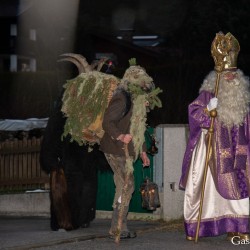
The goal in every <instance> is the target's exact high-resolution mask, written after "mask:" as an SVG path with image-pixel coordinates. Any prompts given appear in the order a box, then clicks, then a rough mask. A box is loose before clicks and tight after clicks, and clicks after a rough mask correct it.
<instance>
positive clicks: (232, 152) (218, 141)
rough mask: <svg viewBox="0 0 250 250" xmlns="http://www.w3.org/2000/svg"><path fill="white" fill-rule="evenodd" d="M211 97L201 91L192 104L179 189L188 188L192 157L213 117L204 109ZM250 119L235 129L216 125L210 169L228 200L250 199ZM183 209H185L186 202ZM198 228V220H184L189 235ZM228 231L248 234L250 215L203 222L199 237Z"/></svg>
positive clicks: (215, 182)
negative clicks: (203, 130) (203, 131)
mask: <svg viewBox="0 0 250 250" xmlns="http://www.w3.org/2000/svg"><path fill="white" fill-rule="evenodd" d="M212 97H214V96H213V94H211V93H210V92H207V91H202V92H201V93H200V95H199V96H198V98H197V99H196V100H194V101H193V102H192V103H191V104H190V105H189V110H188V111H189V128H190V135H189V140H188V144H187V148H186V152H185V155H184V159H183V165H182V176H181V179H180V183H179V186H180V189H185V188H186V183H187V179H188V174H189V168H190V164H191V159H192V154H193V151H194V149H195V147H196V145H197V143H198V141H199V139H200V136H201V133H202V129H208V128H209V126H210V119H211V118H210V117H209V116H208V114H207V112H205V109H206V107H207V104H208V103H209V100H210V99H211V98H212ZM249 117H250V116H249V114H248V115H247V116H246V118H245V120H244V123H243V124H242V125H241V126H233V127H232V128H230V129H228V128H226V127H224V126H222V125H221V124H220V122H218V121H217V119H215V122H214V133H213V137H212V156H211V158H210V161H209V168H210V171H211V175H212V180H213V182H214V184H215V188H216V190H217V192H218V193H219V195H221V197H223V198H225V199H227V200H240V199H244V198H248V197H249V193H250V192H249V190H250V188H249V187H250V185H249V179H250V164H249V155H250V154H249V148H250V147H249V121H250V120H249ZM211 195H213V194H211ZM205 198H206V197H205ZM184 206H186V205H185V203H184ZM191 206H192V205H191ZM210 209H213V207H211V208H210ZM196 227H197V217H196V220H194V221H189V220H186V218H185V230H186V234H187V236H191V237H194V236H195V232H196ZM227 232H249V217H248V214H246V216H243V217H239V216H237V214H236V216H234V215H233V216H231V215H229V216H227V215H225V217H224V218H208V219H206V220H202V221H201V224H200V231H199V236H200V237H203V236H217V235H220V234H224V233H227Z"/></svg>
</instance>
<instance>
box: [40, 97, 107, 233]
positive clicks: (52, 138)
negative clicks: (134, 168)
mask: <svg viewBox="0 0 250 250" xmlns="http://www.w3.org/2000/svg"><path fill="white" fill-rule="evenodd" d="M61 106H62V102H61V99H60V98H59V100H58V101H57V102H56V105H55V109H54V112H53V113H52V114H51V116H50V118H49V120H48V124H47V127H46V129H45V133H44V137H43V140H42V144H41V151H40V163H41V167H42V169H43V170H44V171H45V172H47V173H48V174H50V180H51V192H50V198H51V229H52V230H58V229H59V228H64V229H66V230H70V229H76V228H79V227H87V226H89V223H90V221H92V220H93V219H94V218H95V213H96V194H97V171H98V169H105V170H107V169H110V167H109V165H108V163H107V161H106V158H105V156H104V154H103V153H102V152H101V151H100V150H99V147H98V145H96V146H95V147H94V149H93V151H92V152H88V147H87V146H79V145H78V144H77V143H76V142H71V140H70V139H71V138H70V136H68V137H67V138H64V139H63V140H62V133H63V129H64V124H65V120H66V119H65V117H64V116H63V114H62V112H61Z"/></svg>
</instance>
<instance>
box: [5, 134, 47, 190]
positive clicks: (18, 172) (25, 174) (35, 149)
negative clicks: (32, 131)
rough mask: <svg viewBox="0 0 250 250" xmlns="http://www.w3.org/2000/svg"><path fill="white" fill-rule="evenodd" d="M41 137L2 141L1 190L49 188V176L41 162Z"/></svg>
mask: <svg viewBox="0 0 250 250" xmlns="http://www.w3.org/2000/svg"><path fill="white" fill-rule="evenodd" d="M40 144H41V138H35V137H33V138H31V139H29V138H23V139H22V140H18V139H13V140H5V141H3V142H0V191H1V193H4V192H6V193H7V192H15V191H23V190H34V189H48V188H49V177H48V175H47V174H46V173H45V172H43V171H42V170H41V167H40V163H39V155H40Z"/></svg>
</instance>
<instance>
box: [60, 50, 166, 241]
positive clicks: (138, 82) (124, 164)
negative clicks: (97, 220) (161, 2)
mask: <svg viewBox="0 0 250 250" xmlns="http://www.w3.org/2000/svg"><path fill="white" fill-rule="evenodd" d="M65 55H66V56H67V58H66V59H65V60H69V61H71V62H73V63H75V64H76V66H77V67H78V69H79V71H80V74H79V76H77V77H76V78H74V79H72V80H69V81H68V82H67V83H66V84H65V86H64V87H65V92H64V96H63V99H62V100H63V106H62V112H63V113H64V115H65V117H66V118H67V119H66V123H65V127H64V133H63V136H62V137H65V136H67V135H68V134H70V136H71V138H72V140H74V141H77V142H78V144H79V145H83V144H84V145H89V149H90V150H91V147H92V146H93V145H95V144H100V150H101V151H103V152H104V153H105V156H106V158H107V160H108V162H109V164H110V166H111V168H112V170H113V172H114V182H115V185H116V193H115V198H114V203H113V208H114V212H113V216H112V223H111V229H110V234H111V235H115V236H116V238H117V235H118V236H119V237H118V238H119V239H120V237H121V238H132V237H134V236H135V234H132V232H129V230H128V229H127V213H128V209H129V203H130V199H131V197H132V194H133V192H134V177H133V163H134V161H135V160H136V159H137V158H138V156H139V155H140V154H141V153H143V156H144V158H145V157H146V158H147V156H145V155H146V145H145V137H144V134H145V131H146V125H147V124H146V114H147V112H148V111H149V110H150V109H151V110H152V109H154V108H155V107H161V101H160V99H159V97H158V94H159V93H160V92H161V89H159V88H155V86H154V84H153V79H152V78H151V77H150V76H149V75H148V74H147V73H146V71H145V69H144V68H142V67H140V66H139V65H136V61H135V59H134V58H132V59H131V60H130V67H129V68H128V69H127V70H126V71H125V74H124V76H123V78H122V79H118V78H117V77H115V76H113V75H110V74H106V73H102V72H100V71H98V70H93V69H94V66H93V67H91V65H88V63H87V62H86V59H85V58H83V57H82V56H80V55H75V54H65ZM83 66H84V67H83ZM97 68H99V69H101V67H97ZM121 134H129V135H130V136H131V137H132V141H131V142H130V143H129V144H126V145H125V144H124V143H123V142H122V141H121V140H119V139H118V137H119V136H120V135H121ZM147 159H148V158H147ZM148 161H149V159H148ZM121 217H122V218H121ZM117 232H118V233H117Z"/></svg>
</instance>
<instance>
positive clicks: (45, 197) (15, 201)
mask: <svg viewBox="0 0 250 250" xmlns="http://www.w3.org/2000/svg"><path fill="white" fill-rule="evenodd" d="M155 133H156V140H157V147H158V149H159V152H158V154H156V155H155V157H154V174H153V176H154V182H156V183H157V184H158V187H159V193H160V200H161V207H160V208H158V209H157V210H156V211H155V212H153V213H152V214H147V213H130V214H129V219H145V218H146V219H163V220H165V221H168V220H173V219H179V218H181V217H182V216H183V198H184V192H183V191H181V190H179V188H178V184H179V179H180V176H181V166H182V159H183V155H184V152H185V148H186V142H187V136H188V127H187V125H168V124H164V125H159V126H158V127H157V128H156V129H155ZM49 206H50V204H49V193H48V192H32V193H25V194H10V195H0V215H7V214H8V215H28V216H30V215H35V216H49ZM98 217H99V218H110V217H111V213H110V211H97V218H98Z"/></svg>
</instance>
